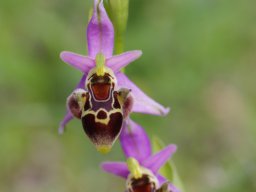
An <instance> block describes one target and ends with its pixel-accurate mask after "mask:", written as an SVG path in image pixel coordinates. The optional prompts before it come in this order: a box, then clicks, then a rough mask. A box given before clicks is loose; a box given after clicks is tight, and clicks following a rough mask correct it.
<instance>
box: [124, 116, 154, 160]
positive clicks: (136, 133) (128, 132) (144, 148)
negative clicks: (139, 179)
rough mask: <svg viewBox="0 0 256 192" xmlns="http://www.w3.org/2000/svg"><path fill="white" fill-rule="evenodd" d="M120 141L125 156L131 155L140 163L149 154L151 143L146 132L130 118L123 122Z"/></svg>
mask: <svg viewBox="0 0 256 192" xmlns="http://www.w3.org/2000/svg"><path fill="white" fill-rule="evenodd" d="M120 142H121V146H122V149H123V151H124V154H125V156H126V157H127V158H130V157H133V158H135V159H137V160H138V161H139V162H140V163H141V162H142V161H144V160H145V159H146V158H148V157H149V156H150V155H151V144H150V140H149V138H148V136H147V134H146V133H145V131H144V129H143V128H142V127H141V126H140V125H138V124H136V123H135V122H133V121H132V120H130V119H127V121H126V122H124V127H123V131H122V133H121V135H120Z"/></svg>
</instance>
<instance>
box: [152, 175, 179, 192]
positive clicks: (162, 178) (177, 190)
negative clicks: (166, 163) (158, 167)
mask: <svg viewBox="0 0 256 192" xmlns="http://www.w3.org/2000/svg"><path fill="white" fill-rule="evenodd" d="M157 179H158V182H159V185H160V186H162V185H163V184H164V183H165V182H168V186H169V190H170V191H171V192H180V190H179V189H177V188H176V187H175V186H174V185H173V184H172V183H170V182H169V181H168V180H167V179H166V178H164V177H163V176H162V175H157Z"/></svg>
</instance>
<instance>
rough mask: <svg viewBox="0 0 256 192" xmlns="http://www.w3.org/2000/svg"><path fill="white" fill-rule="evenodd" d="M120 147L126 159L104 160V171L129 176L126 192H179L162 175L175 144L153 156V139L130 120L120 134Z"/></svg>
mask: <svg viewBox="0 0 256 192" xmlns="http://www.w3.org/2000/svg"><path fill="white" fill-rule="evenodd" d="M120 141H121V146H122V149H123V151H124V154H125V156H126V158H127V159H128V160H127V163H125V162H104V163H102V164H101V167H102V169H103V170H104V171H105V172H108V173H111V174H114V175H117V176H119V177H122V178H124V179H126V191H127V192H179V190H178V189H177V188H176V187H175V186H174V185H172V184H171V183H170V182H168V181H167V179H166V178H164V177H163V176H162V175H160V174H159V173H158V172H159V169H160V168H161V167H162V166H163V165H164V164H165V163H166V162H167V161H168V159H169V158H170V157H171V156H172V154H173V153H174V152H175V151H176V145H173V144H172V145H168V146H167V147H166V148H164V149H163V150H161V151H159V152H158V153H156V154H154V155H152V149H151V144H150V140H149V138H148V136H147V134H146V133H145V131H144V129H143V128H142V127H141V126H140V125H138V124H136V123H135V122H133V121H132V120H129V121H127V122H126V125H125V128H124V129H123V131H122V133H121V136H120Z"/></svg>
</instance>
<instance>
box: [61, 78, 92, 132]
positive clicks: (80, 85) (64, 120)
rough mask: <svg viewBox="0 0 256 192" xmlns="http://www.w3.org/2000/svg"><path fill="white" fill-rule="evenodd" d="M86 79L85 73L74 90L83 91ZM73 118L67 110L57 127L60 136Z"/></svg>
mask: <svg viewBox="0 0 256 192" xmlns="http://www.w3.org/2000/svg"><path fill="white" fill-rule="evenodd" d="M86 77H87V73H85V74H84V75H83V76H82V78H81V80H80V81H79V83H78V84H77V86H76V88H75V89H77V88H81V89H84V87H85V80H86ZM73 118H74V117H73V115H72V113H71V112H70V111H69V109H68V108H67V113H66V115H65V116H64V118H63V120H62V121H61V122H60V126H59V129H58V132H59V134H62V133H63V132H64V130H65V126H66V124H67V123H68V122H69V121H71V120H72V119H73Z"/></svg>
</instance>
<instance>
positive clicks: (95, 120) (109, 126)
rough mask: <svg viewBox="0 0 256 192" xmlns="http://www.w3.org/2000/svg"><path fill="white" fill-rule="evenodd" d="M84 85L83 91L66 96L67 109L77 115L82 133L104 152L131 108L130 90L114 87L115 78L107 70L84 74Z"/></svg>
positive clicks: (115, 136) (113, 139)
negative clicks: (80, 121)
mask: <svg viewBox="0 0 256 192" xmlns="http://www.w3.org/2000/svg"><path fill="white" fill-rule="evenodd" d="M86 88H87V91H85V90H84V91H81V90H80V89H79V90H78V91H74V93H73V95H72V96H70V97H69V99H68V104H69V108H70V111H71V112H72V114H73V115H74V116H75V117H78V118H81V120H82V125H83V128H84V131H85V133H86V134H87V136H88V137H89V138H90V140H91V141H92V142H93V143H94V144H95V146H96V147H97V149H98V150H99V151H101V152H108V151H109V150H110V149H111V147H112V145H113V143H114V142H115V140H116V139H117V137H118V136H119V134H120V132H121V128H122V124H123V120H124V119H125V118H126V116H127V115H128V113H129V111H130V110H131V105H132V103H133V102H132V99H131V96H129V93H130V90H128V89H120V90H115V88H116V79H115V76H114V75H113V73H111V71H107V72H105V73H104V75H97V73H95V72H94V71H93V70H92V72H91V73H90V74H89V75H88V78H87V81H86ZM84 97H85V98H84Z"/></svg>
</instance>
